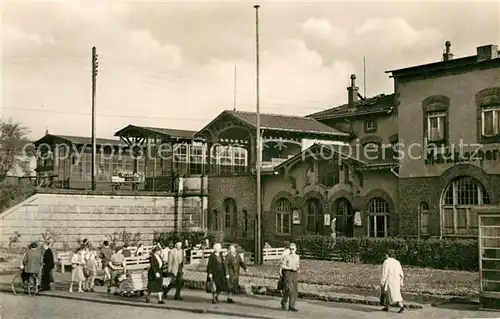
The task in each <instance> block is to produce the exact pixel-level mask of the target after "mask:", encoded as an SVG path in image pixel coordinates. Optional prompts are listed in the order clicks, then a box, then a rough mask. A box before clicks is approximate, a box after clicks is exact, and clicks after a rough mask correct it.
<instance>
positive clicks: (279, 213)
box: [276, 198, 292, 235]
mask: <svg viewBox="0 0 500 319" xmlns="http://www.w3.org/2000/svg"><path fill="white" fill-rule="evenodd" d="M291 215H292V205H291V203H290V201H289V200H287V199H285V198H283V199H280V200H279V201H278V203H277V206H276V233H278V234H287V235H288V234H290V232H291V228H292V216H291Z"/></svg>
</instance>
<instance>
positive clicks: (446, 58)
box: [443, 41, 453, 61]
mask: <svg viewBox="0 0 500 319" xmlns="http://www.w3.org/2000/svg"><path fill="white" fill-rule="evenodd" d="M444 46H445V50H444V53H443V61H449V60H451V59H453V53H451V51H450V48H451V42H450V41H446V42H445V44H444Z"/></svg>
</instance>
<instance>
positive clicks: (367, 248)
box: [297, 236, 479, 271]
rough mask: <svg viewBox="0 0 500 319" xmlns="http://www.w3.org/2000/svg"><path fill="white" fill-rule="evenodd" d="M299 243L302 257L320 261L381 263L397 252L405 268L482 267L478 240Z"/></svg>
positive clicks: (313, 239) (319, 239) (323, 239)
mask: <svg viewBox="0 0 500 319" xmlns="http://www.w3.org/2000/svg"><path fill="white" fill-rule="evenodd" d="M297 244H298V247H299V253H300V254H301V255H303V256H304V257H309V256H311V257H313V258H315V259H319V260H324V259H330V258H331V256H333V255H337V256H338V257H340V258H341V259H342V260H343V261H346V262H362V263H366V264H379V263H382V262H383V260H384V256H385V252H386V251H387V250H388V249H393V250H394V251H395V252H396V258H397V259H398V260H399V261H400V262H401V264H403V265H408V266H417V267H429V268H436V269H450V270H469V271H477V270H478V268H479V266H478V256H479V254H478V248H477V240H455V239H441V240H440V239H428V240H424V239H415V238H409V239H404V238H381V239H374V238H365V237H354V238H350V237H349V238H348V237H337V238H336V239H333V238H331V237H327V236H302V237H299V238H298V240H297Z"/></svg>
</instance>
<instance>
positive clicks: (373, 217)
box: [368, 197, 389, 238]
mask: <svg viewBox="0 0 500 319" xmlns="http://www.w3.org/2000/svg"><path fill="white" fill-rule="evenodd" d="M368 215H369V216H368V218H369V221H370V222H369V226H368V236H370V237H376V238H377V237H388V236H389V205H388V204H387V202H386V201H385V200H384V199H383V198H380V197H375V198H373V199H372V200H371V201H370V203H369V205H368Z"/></svg>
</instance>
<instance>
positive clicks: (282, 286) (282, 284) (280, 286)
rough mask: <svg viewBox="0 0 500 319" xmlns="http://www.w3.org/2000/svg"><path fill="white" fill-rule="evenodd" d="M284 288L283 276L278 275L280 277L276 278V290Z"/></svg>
mask: <svg viewBox="0 0 500 319" xmlns="http://www.w3.org/2000/svg"><path fill="white" fill-rule="evenodd" d="M284 288H285V280H284V279H283V277H280V279H279V280H278V287H277V290H280V291H281V290H283V289H284Z"/></svg>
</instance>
